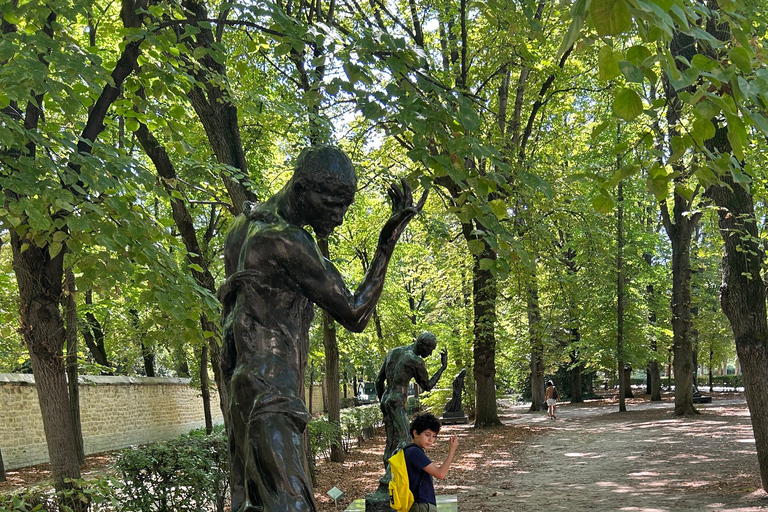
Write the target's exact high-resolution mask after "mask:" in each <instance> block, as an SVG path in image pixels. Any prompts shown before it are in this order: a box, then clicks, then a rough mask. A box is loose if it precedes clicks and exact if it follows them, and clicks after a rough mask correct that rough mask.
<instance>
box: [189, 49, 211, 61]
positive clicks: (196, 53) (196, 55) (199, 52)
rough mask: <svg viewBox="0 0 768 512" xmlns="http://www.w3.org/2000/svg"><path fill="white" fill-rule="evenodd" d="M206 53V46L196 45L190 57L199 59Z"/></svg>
mask: <svg viewBox="0 0 768 512" xmlns="http://www.w3.org/2000/svg"><path fill="white" fill-rule="evenodd" d="M207 54H208V48H206V47H204V46H198V47H197V48H195V49H194V50H193V51H192V57H194V58H195V60H200V59H202V58H203V57H205V56H206V55H207Z"/></svg>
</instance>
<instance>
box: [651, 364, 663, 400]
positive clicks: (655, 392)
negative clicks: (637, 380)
mask: <svg viewBox="0 0 768 512" xmlns="http://www.w3.org/2000/svg"><path fill="white" fill-rule="evenodd" d="M648 372H649V374H650V377H651V379H650V380H651V402H661V374H660V372H659V363H658V362H657V361H656V360H655V359H654V360H653V361H651V362H649V363H648Z"/></svg>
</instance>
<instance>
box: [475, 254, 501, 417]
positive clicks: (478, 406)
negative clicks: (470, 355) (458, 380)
mask: <svg viewBox="0 0 768 512" xmlns="http://www.w3.org/2000/svg"><path fill="white" fill-rule="evenodd" d="M483 243H485V242H483ZM483 258H488V259H492V258H493V254H492V251H491V249H490V247H488V244H485V249H484V250H483V252H482V253H480V254H476V255H475V256H474V265H473V267H472V277H473V279H472V295H473V301H472V305H473V309H474V318H475V323H474V326H473V331H474V332H473V334H474V339H475V346H474V366H475V427H477V428H484V427H491V426H494V425H501V420H499V416H498V411H497V408H496V332H495V329H496V297H497V293H498V292H497V289H496V277H495V276H494V275H493V274H492V273H491V271H490V270H482V269H481V268H480V260H481V259H483Z"/></svg>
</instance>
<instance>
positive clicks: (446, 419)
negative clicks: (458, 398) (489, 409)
mask: <svg viewBox="0 0 768 512" xmlns="http://www.w3.org/2000/svg"><path fill="white" fill-rule="evenodd" d="M440 423H442V424H443V425H456V424H458V423H469V418H467V415H466V414H464V411H463V410H461V409H460V410H458V411H448V412H444V413H443V416H442V417H441V418H440Z"/></svg>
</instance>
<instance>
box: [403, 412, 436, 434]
mask: <svg viewBox="0 0 768 512" xmlns="http://www.w3.org/2000/svg"><path fill="white" fill-rule="evenodd" d="M441 426H442V425H440V420H439V419H437V418H436V417H435V415H434V414H432V413H431V412H419V413H416V414H415V415H414V416H413V418H412V419H411V428H410V429H409V430H408V432H410V433H411V434H413V431H414V430H415V431H416V434H421V433H422V432H424V431H425V430H431V431H432V432H434V433H435V434H437V433H438V432H440V427H441Z"/></svg>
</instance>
